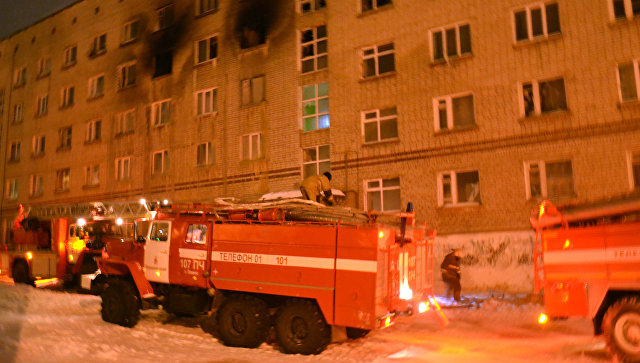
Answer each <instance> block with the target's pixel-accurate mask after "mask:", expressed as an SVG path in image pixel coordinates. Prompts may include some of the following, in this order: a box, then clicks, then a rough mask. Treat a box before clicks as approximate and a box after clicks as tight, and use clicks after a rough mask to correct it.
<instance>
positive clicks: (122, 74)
mask: <svg viewBox="0 0 640 363" xmlns="http://www.w3.org/2000/svg"><path fill="white" fill-rule="evenodd" d="M135 84H136V62H129V63H125V64H122V65H120V66H119V67H118V88H119V89H123V88H127V87H131V86H133V85H135Z"/></svg>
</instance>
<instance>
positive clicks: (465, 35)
mask: <svg viewBox="0 0 640 363" xmlns="http://www.w3.org/2000/svg"><path fill="white" fill-rule="evenodd" d="M431 48H432V51H433V53H432V57H433V60H434V61H435V62H437V61H442V60H445V59H451V58H456V57H461V56H463V55H467V54H471V28H470V27H469V24H468V23H460V24H453V25H448V26H445V27H442V28H435V29H431Z"/></svg>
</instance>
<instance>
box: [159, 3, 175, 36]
mask: <svg viewBox="0 0 640 363" xmlns="http://www.w3.org/2000/svg"><path fill="white" fill-rule="evenodd" d="M157 13H158V30H162V29H165V28H167V27H169V26H171V25H173V4H171V5H167V6H165V7H163V8H160V9H158V10H157Z"/></svg>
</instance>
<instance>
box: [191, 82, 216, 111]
mask: <svg viewBox="0 0 640 363" xmlns="http://www.w3.org/2000/svg"><path fill="white" fill-rule="evenodd" d="M215 112H218V90H217V89H216V88H211V89H206V90H202V91H198V92H197V93H196V114H197V115H198V116H204V115H211V114H213V113H215Z"/></svg>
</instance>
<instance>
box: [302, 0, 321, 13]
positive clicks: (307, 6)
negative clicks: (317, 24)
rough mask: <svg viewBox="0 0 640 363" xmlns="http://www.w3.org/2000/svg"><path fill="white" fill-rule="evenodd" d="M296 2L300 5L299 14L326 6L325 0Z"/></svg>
mask: <svg viewBox="0 0 640 363" xmlns="http://www.w3.org/2000/svg"><path fill="white" fill-rule="evenodd" d="M298 3H299V5H300V7H299V11H300V13H301V14H306V13H310V12H312V11H316V10H320V9H324V8H326V7H327V1H326V0H298Z"/></svg>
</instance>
